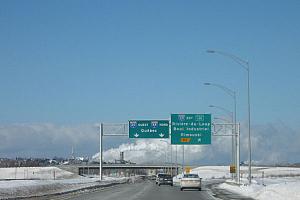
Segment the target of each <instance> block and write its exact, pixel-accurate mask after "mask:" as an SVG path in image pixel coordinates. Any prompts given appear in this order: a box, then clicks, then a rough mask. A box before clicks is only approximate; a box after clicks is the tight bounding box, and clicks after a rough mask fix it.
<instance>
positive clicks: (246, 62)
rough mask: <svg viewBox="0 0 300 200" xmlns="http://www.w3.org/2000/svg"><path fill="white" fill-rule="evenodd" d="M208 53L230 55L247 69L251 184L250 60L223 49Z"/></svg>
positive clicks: (250, 175)
mask: <svg viewBox="0 0 300 200" xmlns="http://www.w3.org/2000/svg"><path fill="white" fill-rule="evenodd" d="M206 52H207V53H217V54H220V55H222V56H225V57H228V58H230V59H232V60H233V61H234V62H236V63H238V64H239V65H240V66H241V67H243V68H244V69H245V70H246V71H247V79H248V80H247V87H248V162H249V163H248V180H249V185H250V184H251V180H252V174H251V161H252V158H251V157H252V155H251V132H250V129H251V124H250V119H251V116H250V65H249V62H248V61H245V60H243V59H241V58H240V57H238V56H236V55H233V54H230V53H226V52H223V51H216V50H207V51H206Z"/></svg>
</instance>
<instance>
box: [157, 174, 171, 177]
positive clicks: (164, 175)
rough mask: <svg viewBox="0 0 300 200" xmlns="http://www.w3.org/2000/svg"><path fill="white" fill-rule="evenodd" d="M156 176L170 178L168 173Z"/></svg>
mask: <svg viewBox="0 0 300 200" xmlns="http://www.w3.org/2000/svg"><path fill="white" fill-rule="evenodd" d="M158 177H159V178H171V175H169V174H159V175H158Z"/></svg>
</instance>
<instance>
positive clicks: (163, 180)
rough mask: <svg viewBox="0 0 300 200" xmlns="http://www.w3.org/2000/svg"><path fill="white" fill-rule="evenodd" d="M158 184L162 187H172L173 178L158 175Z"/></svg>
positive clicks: (167, 175) (166, 175)
mask: <svg viewBox="0 0 300 200" xmlns="http://www.w3.org/2000/svg"><path fill="white" fill-rule="evenodd" d="M157 184H158V185H159V186H160V185H171V186H173V177H172V176H171V175H169V174H158V175H157Z"/></svg>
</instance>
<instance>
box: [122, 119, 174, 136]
mask: <svg viewBox="0 0 300 200" xmlns="http://www.w3.org/2000/svg"><path fill="white" fill-rule="evenodd" d="M128 125H129V127H128V128H129V138H169V120H130V121H129V123H128Z"/></svg>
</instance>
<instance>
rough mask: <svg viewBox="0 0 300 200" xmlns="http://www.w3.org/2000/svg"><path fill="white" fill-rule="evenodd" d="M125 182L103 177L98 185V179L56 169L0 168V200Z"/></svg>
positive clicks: (121, 179)
mask: <svg viewBox="0 0 300 200" xmlns="http://www.w3.org/2000/svg"><path fill="white" fill-rule="evenodd" d="M13 179H17V180H13ZM26 179H27V180H26ZM29 179H31V180H29ZM127 180H128V179H127V178H113V177H104V180H103V181H102V182H101V183H100V182H99V177H94V178H88V177H81V176H78V175H76V174H73V173H71V172H68V171H65V170H61V169H59V168H56V167H31V168H27V167H26V168H17V169H16V168H0V199H6V198H16V197H28V196H41V195H48V194H54V193H64V192H69V191H75V190H78V189H82V188H88V187H97V186H104V185H108V184H112V183H122V182H126V181H127Z"/></svg>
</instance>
